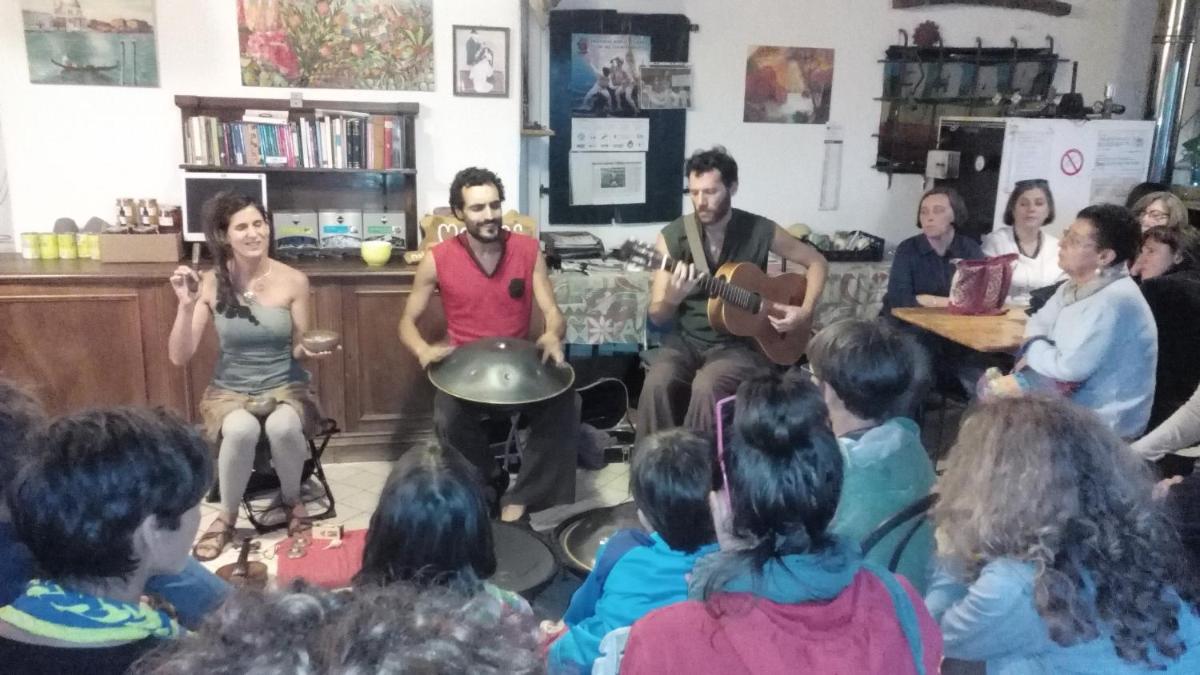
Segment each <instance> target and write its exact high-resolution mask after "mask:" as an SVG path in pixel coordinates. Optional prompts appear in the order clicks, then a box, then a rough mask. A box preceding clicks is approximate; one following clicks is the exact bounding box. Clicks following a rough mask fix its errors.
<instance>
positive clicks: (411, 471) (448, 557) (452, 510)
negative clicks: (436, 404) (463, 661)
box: [354, 446, 532, 614]
mask: <svg viewBox="0 0 1200 675" xmlns="http://www.w3.org/2000/svg"><path fill="white" fill-rule="evenodd" d="M477 475H478V474H477V472H476V471H475V469H474V467H473V466H472V465H471V464H470V463H468V462H467V460H466V459H464V458H463V457H462V455H460V454H458V452H456V451H454V450H452V449H449V448H447V449H442V448H439V447H436V446H427V447H420V448H414V449H412V450H410V451H408V452H407V453H405V454H404V456H403V457H401V458H400V460H399V461H398V462H397V463H396V468H395V469H393V470H392V474H391V475H390V476H388V480H387V484H386V485H384V488H383V492H382V493H381V494H380V495H379V506H377V507H376V508H375V513H374V514H373V515H372V516H371V524H370V526H369V527H368V528H367V538H366V542H365V544H364V549H363V562H362V569H361V570H359V572H358V574H357V575H355V577H354V584H355V586H361V587H369V586H372V585H388V584H392V583H395V582H398V581H407V582H410V583H413V584H416V585H418V586H446V587H449V588H451V589H453V590H456V591H458V592H460V593H462V594H464V595H469V596H470V595H480V594H483V595H487V596H490V597H491V598H492V599H493V600H494V601H495V607H494V611H495V613H497V614H508V613H513V612H516V613H520V614H531V613H532V611H531V610H530V608H529V603H527V602H525V600H524V599H523V598H522V597H521V596H519V595H517V594H516V593H512V592H510V591H506V590H503V589H501V588H498V587H496V586H493V585H492V584H490V583H488V582H487V580H488V578H490V577H491V576H492V575H493V574H495V573H496V550H495V545H494V544H493V541H492V524H491V522H490V521H489V520H488V511H487V504H486V503H485V502H484V498H483V492H482V489H481V486H480V485H479V484H478V482H477V478H476V477H477ZM365 592H370V591H365Z"/></svg>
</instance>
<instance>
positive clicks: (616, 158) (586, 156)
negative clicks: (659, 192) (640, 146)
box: [571, 152, 646, 206]
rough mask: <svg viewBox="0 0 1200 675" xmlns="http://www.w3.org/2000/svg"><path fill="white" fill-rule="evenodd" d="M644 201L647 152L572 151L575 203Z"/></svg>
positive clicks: (595, 203)
mask: <svg viewBox="0 0 1200 675" xmlns="http://www.w3.org/2000/svg"><path fill="white" fill-rule="evenodd" d="M644 203H646V153H644V152H572V153H571V205H572V206H596V205H600V204H644Z"/></svg>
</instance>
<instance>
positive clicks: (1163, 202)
mask: <svg viewBox="0 0 1200 675" xmlns="http://www.w3.org/2000/svg"><path fill="white" fill-rule="evenodd" d="M1133 215H1134V216H1135V217H1136V218H1137V219H1138V224H1139V225H1141V226H1142V232H1145V231H1146V230H1148V229H1150V228H1152V227H1159V226H1162V225H1165V226H1167V227H1172V228H1175V229H1181V228H1190V227H1191V225H1189V224H1188V211H1187V207H1186V206H1184V205H1183V202H1182V201H1181V200H1180V199H1179V197H1176V196H1175V195H1173V194H1171V193H1170V192H1151V193H1150V194H1148V195H1146V196H1144V197H1142V198H1141V199H1139V200H1137V202H1135V203H1134V205H1133Z"/></svg>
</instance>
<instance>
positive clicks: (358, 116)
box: [175, 95, 420, 248]
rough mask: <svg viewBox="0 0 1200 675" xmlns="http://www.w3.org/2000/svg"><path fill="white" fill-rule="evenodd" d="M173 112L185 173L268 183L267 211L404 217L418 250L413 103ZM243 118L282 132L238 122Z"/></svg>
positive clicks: (222, 100) (218, 105) (221, 103)
mask: <svg viewBox="0 0 1200 675" xmlns="http://www.w3.org/2000/svg"><path fill="white" fill-rule="evenodd" d="M175 105H176V107H178V108H179V114H180V134H181V139H180V140H181V145H182V147H183V150H184V153H183V155H184V159H185V161H184V163H183V164H181V165H180V168H181V169H183V170H184V171H186V172H221V173H263V174H266V176H267V202H268V206H269V208H270V209H271V210H272V211H322V210H363V211H372V210H382V211H388V212H393V213H400V212H403V213H404V214H405V240H406V242H407V244H408V246H409V247H410V248H412V247H415V246H416V242H417V226H418V225H417V200H416V187H417V185H416V184H417V170H416V150H415V142H414V141H415V128H414V127H415V125H416V118H417V114H418V113H419V111H420V106H419V104H417V103H402V102H393V103H387V102H364V101H328V100H312V101H310V100H303V101H302V102H301V103H300V105H292V101H291V100H289V99H269V98H227V97H210V96H186V95H180V96H176V97H175ZM247 110H253V111H272V112H273V113H274V114H275V115H276V116H277V117H278V118H282V120H276V121H277V122H278V121H284V122H285V123H283V124H267V123H260V122H251V121H247V120H244V119H243V116H244V115H245V114H246V111H247ZM193 118H196V119H193ZM351 120H353V121H351ZM323 122H324V123H326V124H322V123H323ZM385 123H386V124H390V126H388V127H385ZM356 128H357V131H355V129H356ZM385 128H386V129H388V130H390V131H386V132H385V131H383V130H384V129H385ZM335 132H340V136H339V135H338V133H335ZM259 133H262V134H263V136H262V138H263V140H262V144H261V151H260V149H259V148H260V143H259V138H258V134H259ZM380 134H386V135H385V136H381V135H380ZM268 135H269V142H268V140H267V139H268ZM252 136H253V137H254V140H253V142H251V140H250V139H251V137H252ZM339 140H340V144H339V143H338V142H337V141H339ZM385 141H386V143H385ZM251 147H253V148H254V149H253V150H251ZM268 161H269V162H271V163H269V164H268V163H266V162H268Z"/></svg>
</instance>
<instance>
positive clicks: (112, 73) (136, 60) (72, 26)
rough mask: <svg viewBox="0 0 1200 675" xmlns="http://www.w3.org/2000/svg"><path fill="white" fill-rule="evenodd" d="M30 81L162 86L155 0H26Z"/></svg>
mask: <svg viewBox="0 0 1200 675" xmlns="http://www.w3.org/2000/svg"><path fill="white" fill-rule="evenodd" d="M21 19H22V21H23V22H24V28H25V54H26V55H27V56H28V59H29V81H30V82H32V83H34V84H84V85H101V86H115V87H157V86H158V49H157V48H156V46H155V37H154V24H155V21H154V0H21Z"/></svg>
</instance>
